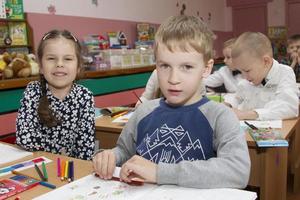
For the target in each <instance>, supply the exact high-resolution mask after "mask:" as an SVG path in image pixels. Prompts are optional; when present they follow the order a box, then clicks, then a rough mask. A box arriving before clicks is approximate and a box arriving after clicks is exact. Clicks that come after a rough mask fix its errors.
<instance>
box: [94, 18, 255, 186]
mask: <svg viewBox="0 0 300 200" xmlns="http://www.w3.org/2000/svg"><path fill="white" fill-rule="evenodd" d="M213 40H214V34H213V33H212V31H211V30H209V29H208V27H207V26H206V25H205V24H204V23H203V22H202V21H201V20H200V19H198V18H197V17H192V16H174V17H170V18H169V19H168V20H167V21H165V22H164V23H163V24H162V25H161V26H160V28H159V29H158V31H157V33H156V36H155V56H156V66H157V67H156V69H157V76H158V81H159V86H160V89H161V91H162V93H163V96H164V98H161V99H156V100H151V101H148V102H145V103H143V104H142V105H140V106H139V107H138V108H137V110H136V111H135V113H134V115H133V116H132V117H131V118H130V120H129V122H128V123H127V124H126V126H125V128H124V129H123V131H122V133H121V135H120V137H119V139H118V142H117V146H116V147H115V148H114V149H112V150H104V151H100V152H98V153H97V154H96V155H95V156H94V159H93V162H94V168H95V171H96V173H98V174H99V176H100V178H103V179H111V178H112V174H113V172H114V169H115V167H116V166H122V168H121V172H120V178H121V179H122V180H123V181H125V182H131V181H132V179H133V178H136V177H139V178H142V179H143V180H144V181H145V182H149V183H157V184H175V185H179V186H184V187H194V188H223V187H230V188H244V187H245V186H246V185H247V183H248V178H249V173H250V159H249V153H248V148H247V144H246V140H245V135H244V134H243V133H242V132H241V131H240V127H239V121H238V119H237V117H236V116H235V114H234V113H233V112H232V111H231V110H230V109H229V108H227V107H226V106H225V105H223V104H218V103H215V102H213V101H210V100H208V99H207V98H206V97H205V96H203V92H201V91H203V90H201V87H202V79H203V78H204V77H207V76H208V75H209V74H210V72H211V69H212V66H213V59H212V46H213Z"/></svg>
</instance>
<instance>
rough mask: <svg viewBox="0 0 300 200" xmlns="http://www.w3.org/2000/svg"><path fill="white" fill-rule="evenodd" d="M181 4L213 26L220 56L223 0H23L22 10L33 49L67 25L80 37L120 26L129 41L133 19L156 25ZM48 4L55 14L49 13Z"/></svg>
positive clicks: (226, 22)
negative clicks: (28, 27) (55, 29)
mask: <svg viewBox="0 0 300 200" xmlns="http://www.w3.org/2000/svg"><path fill="white" fill-rule="evenodd" d="M177 2H178V7H177ZM182 4H186V10H185V14H188V15H195V16H199V17H201V18H202V19H203V20H204V21H205V22H206V23H207V24H208V25H209V26H210V27H211V28H212V30H214V32H215V34H216V35H217V36H218V39H217V43H216V45H215V49H216V57H219V56H222V48H221V46H222V43H223V42H224V40H226V39H228V38H230V37H231V30H230V29H231V22H230V17H231V15H230V10H231V8H228V7H226V5H225V4H226V2H225V0H210V1H208V0H200V1H199V0H185V1H173V0H164V1H160V0H152V1H146V0H130V1H129V0H128V1H124V0H110V1H108V0H99V1H98V6H95V5H93V4H92V1H86V0H56V1H55V0H53V1H49V0H48V1H47V0H43V1H35V0H24V10H25V12H26V13H27V17H28V21H29V24H30V25H31V27H32V29H33V36H34V37H33V38H34V45H35V49H36V47H37V45H38V43H39V40H40V38H41V37H42V35H43V34H44V33H45V32H47V31H48V30H50V29H53V28H60V29H62V28H65V29H69V30H70V31H72V32H73V33H74V34H75V35H77V36H78V37H79V38H80V39H82V37H83V36H84V35H87V34H91V33H93V34H94V33H96V34H99V33H101V34H103V35H105V34H106V32H107V31H117V30H122V31H124V32H125V34H126V36H127V37H128V42H129V44H131V45H132V44H133V43H134V41H135V39H136V23H137V22H148V23H152V24H154V25H155V26H158V25H159V24H160V23H161V22H162V21H163V20H164V19H166V18H167V17H169V16H171V15H178V14H179V13H180V10H181V6H182ZM51 5H52V6H53V7H52V10H53V8H54V7H55V10H56V12H55V14H50V13H49V10H48V9H49V7H51ZM66 5H68V6H66ZM117 5H118V6H117ZM113 8H114V9H113ZM150 10H151V12H150ZM209 13H210V14H209Z"/></svg>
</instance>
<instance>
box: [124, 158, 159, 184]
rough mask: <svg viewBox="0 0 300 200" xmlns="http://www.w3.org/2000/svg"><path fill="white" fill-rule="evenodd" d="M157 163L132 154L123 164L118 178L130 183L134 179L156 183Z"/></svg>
mask: <svg viewBox="0 0 300 200" xmlns="http://www.w3.org/2000/svg"><path fill="white" fill-rule="evenodd" d="M156 169H157V164H155V163H154V162H151V161H149V160H147V159H145V158H143V157H141V156H137V155H135V156H133V157H132V158H130V159H129V160H128V161H127V162H126V163H124V164H123V166H122V168H121V171H120V178H121V180H123V181H124V182H128V183H130V182H131V180H134V179H142V180H144V181H145V182H148V183H156Z"/></svg>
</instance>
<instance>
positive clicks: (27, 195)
mask: <svg viewBox="0 0 300 200" xmlns="http://www.w3.org/2000/svg"><path fill="white" fill-rule="evenodd" d="M40 156H44V157H47V158H48V159H50V160H52V162H50V163H47V164H46V168H47V173H48V181H49V183H51V184H54V185H56V187H59V186H62V185H65V184H67V183H68V182H67V181H61V180H60V178H59V177H57V168H56V167H57V164H56V159H57V158H58V157H59V158H60V159H61V160H68V161H70V160H72V161H74V176H75V180H77V179H79V178H81V177H84V176H87V175H89V174H91V173H92V171H93V167H92V162H91V161H85V160H79V159H75V158H70V157H66V156H61V155H57V154H52V153H47V152H34V153H33V155H32V156H27V157H24V158H22V159H19V160H17V161H14V162H10V163H6V164H4V165H0V168H1V167H6V166H10V165H12V164H16V163H20V162H21V161H26V160H30V159H33V158H36V157H40ZM20 172H22V173H23V174H26V175H30V176H32V177H35V178H37V179H39V176H38V174H37V173H36V171H35V169H34V167H31V168H29V169H25V170H22V171H20ZM11 176H14V175H13V174H10V175H6V176H2V177H0V178H9V177H11ZM49 191H52V189H49V188H47V187H44V186H41V185H38V186H36V187H34V188H31V189H29V190H27V191H24V192H22V193H19V194H17V195H15V196H12V197H10V198H8V199H11V200H14V199H15V198H16V197H17V196H19V197H20V200H27V199H33V198H34V197H37V196H39V195H42V194H44V193H46V192H49Z"/></svg>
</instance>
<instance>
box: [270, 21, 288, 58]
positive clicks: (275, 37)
mask: <svg viewBox="0 0 300 200" xmlns="http://www.w3.org/2000/svg"><path fill="white" fill-rule="evenodd" d="M268 37H269V38H270V40H271V43H272V48H273V55H274V58H275V59H276V60H278V61H280V60H282V59H283V58H284V57H286V47H287V44H286V41H287V28H286V27H285V26H270V27H269V28H268Z"/></svg>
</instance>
